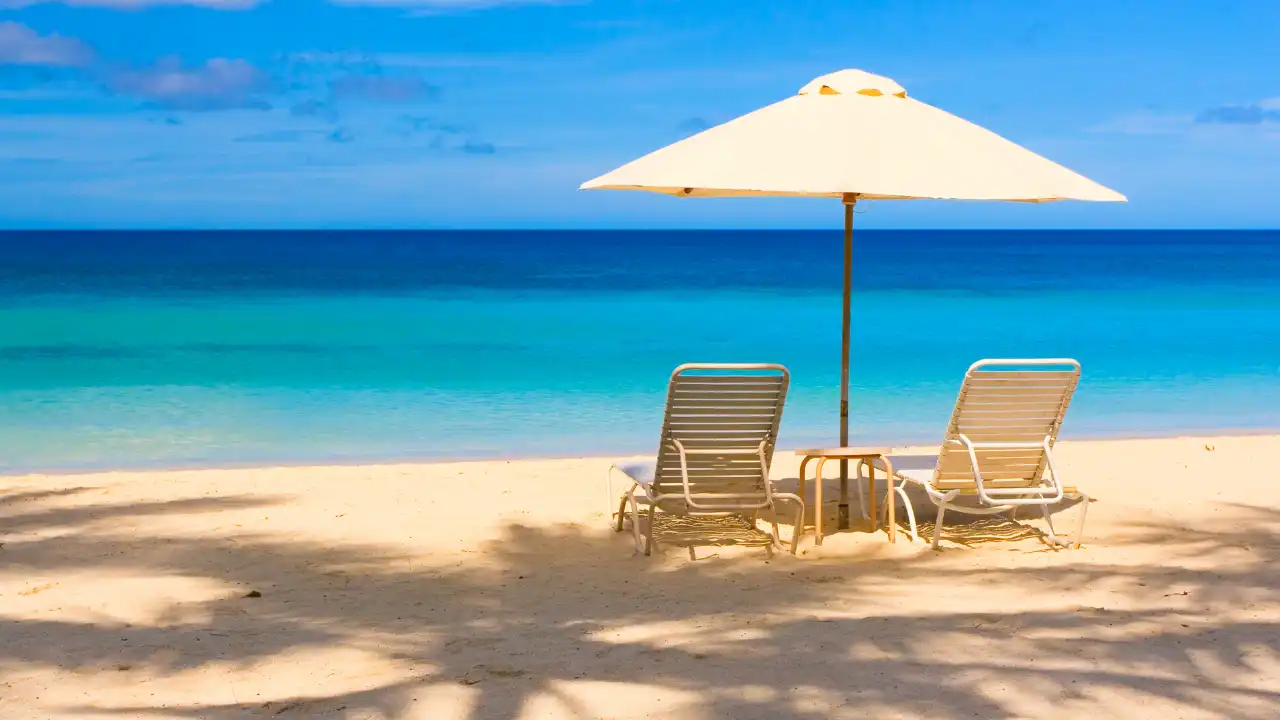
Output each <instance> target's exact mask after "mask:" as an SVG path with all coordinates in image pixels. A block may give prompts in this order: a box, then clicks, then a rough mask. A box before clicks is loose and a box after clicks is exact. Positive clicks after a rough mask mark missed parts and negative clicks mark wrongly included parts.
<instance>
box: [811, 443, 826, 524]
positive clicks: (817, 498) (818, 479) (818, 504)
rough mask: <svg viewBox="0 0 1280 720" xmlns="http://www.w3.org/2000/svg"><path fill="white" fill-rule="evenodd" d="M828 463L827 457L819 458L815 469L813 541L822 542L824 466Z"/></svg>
mask: <svg viewBox="0 0 1280 720" xmlns="http://www.w3.org/2000/svg"><path fill="white" fill-rule="evenodd" d="M826 464H827V459H826V458H824V457H823V458H818V464H817V466H816V467H814V469H813V543H814V544H815V545H821V544H822V466H823V465H826Z"/></svg>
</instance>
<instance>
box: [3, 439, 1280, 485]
mask: <svg viewBox="0 0 1280 720" xmlns="http://www.w3.org/2000/svg"><path fill="white" fill-rule="evenodd" d="M1269 437H1276V438H1280V428H1260V429H1256V430H1255V429H1240V430H1222V429H1218V430H1213V429H1209V430H1205V431H1203V432H1201V431H1187V432H1170V433H1160V432H1152V433H1136V434H1131V435H1129V434H1126V435H1083V436H1074V435H1067V436H1066V437H1065V438H1063V439H1060V440H1059V441H1058V445H1076V444H1080V443H1090V444H1095V443H1108V444H1110V443H1122V442H1135V441H1137V442H1141V441H1159V440H1219V439H1233V438H1269ZM934 445H936V443H934V442H928V441H914V440H908V441H906V442H898V443H888V442H876V441H872V440H869V441H865V442H855V443H851V446H862V447H888V448H892V449H894V450H896V451H902V450H907V449H916V450H918V449H921V448H929V447H933V446H934ZM820 446H821V447H826V446H829V445H824V444H823V443H822V442H821V441H814V442H810V443H800V444H798V445H794V446H793V445H791V444H788V445H787V446H785V447H779V448H777V449H776V450H775V458H780V457H787V456H790V455H792V454H793V453H794V451H795V450H796V449H797V448H801V447H820ZM651 455H653V452H652V451H642V452H627V451H619V452H614V453H606V452H591V453H587V454H581V455H491V456H426V455H423V456H405V457H395V456H391V457H387V456H383V457H376V458H368V459H351V458H346V459H344V458H315V459H311V460H298V461H291V460H281V461H273V460H246V461H243V462H234V461H231V462H207V463H206V462H192V463H177V464H145V463H143V464H138V465H111V466H105V465H104V466H95V465H86V466H72V467H55V468H45V469H27V468H17V469H0V478H6V479H26V478H42V477H51V478H52V477H73V476H78V475H111V474H121V473H171V472H219V471H246V470H298V469H307V468H333V469H354V468H393V467H406V468H412V467H429V466H434V465H463V464H467V465H481V464H487V463H504V464H510V463H545V462H593V461H598V462H602V463H603V462H610V461H615V460H636V459H648V458H649V457H650V456H651Z"/></svg>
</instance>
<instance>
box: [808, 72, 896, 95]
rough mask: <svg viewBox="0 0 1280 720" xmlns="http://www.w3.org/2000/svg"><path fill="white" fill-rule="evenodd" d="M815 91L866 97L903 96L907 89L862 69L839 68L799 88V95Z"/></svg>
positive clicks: (826, 93)
mask: <svg viewBox="0 0 1280 720" xmlns="http://www.w3.org/2000/svg"><path fill="white" fill-rule="evenodd" d="M812 93H817V94H819V95H866V96H868V97H882V96H885V95H890V96H892V97H900V98H904V97H906V96H907V91H906V90H905V89H904V88H903V87H902V86H901V85H899V84H898V83H896V82H894V81H892V80H890V79H889V78H887V77H883V76H881V75H872V74H871V73H869V72H865V71H862V70H839V71H837V72H833V73H828V74H826V75H823V76H822V77H818V78H814V79H813V80H810V81H809V84H808V85H805V86H804V87H802V88H800V94H801V95H809V94H812Z"/></svg>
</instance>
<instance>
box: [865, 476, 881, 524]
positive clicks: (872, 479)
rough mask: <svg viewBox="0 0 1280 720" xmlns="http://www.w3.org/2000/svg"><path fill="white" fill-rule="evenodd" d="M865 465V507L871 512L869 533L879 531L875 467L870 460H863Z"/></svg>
mask: <svg viewBox="0 0 1280 720" xmlns="http://www.w3.org/2000/svg"><path fill="white" fill-rule="evenodd" d="M863 462H864V463H866V465H867V496H868V500H867V505H868V506H869V508H870V510H871V512H870V513H869V514H870V515H871V518H870V519H871V532H875V531H876V530H879V529H880V516H879V515H878V514H876V465H875V463H873V462H871V461H870V460H863Z"/></svg>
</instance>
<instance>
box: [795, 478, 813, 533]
mask: <svg viewBox="0 0 1280 720" xmlns="http://www.w3.org/2000/svg"><path fill="white" fill-rule="evenodd" d="M812 459H813V456H812V455H805V456H804V459H802V460H801V461H800V473H799V474H800V484H799V485H798V486H797V487H796V494H797V495H799V496H800V502H801V503H803V504H804V505H805V506H806V507H808V505H809V500H808V498H807V497H805V495H806V493H805V490H804V483H805V479H804V471H805V468H807V467H808V466H809V461H810V460H812ZM807 525H808V523H806V522H805V518H804V515H801V516H800V524H799V525H798V526H796V529H795V532H796V536H795V538H796V539H795V546H796V547H799V545H800V538H801V537H803V536H804V529H805V527H806V526H807Z"/></svg>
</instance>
